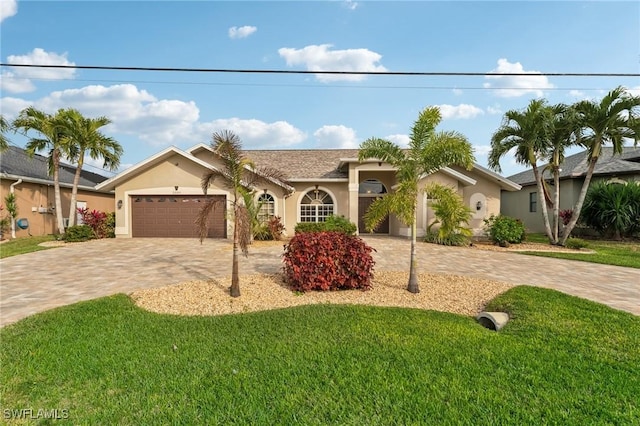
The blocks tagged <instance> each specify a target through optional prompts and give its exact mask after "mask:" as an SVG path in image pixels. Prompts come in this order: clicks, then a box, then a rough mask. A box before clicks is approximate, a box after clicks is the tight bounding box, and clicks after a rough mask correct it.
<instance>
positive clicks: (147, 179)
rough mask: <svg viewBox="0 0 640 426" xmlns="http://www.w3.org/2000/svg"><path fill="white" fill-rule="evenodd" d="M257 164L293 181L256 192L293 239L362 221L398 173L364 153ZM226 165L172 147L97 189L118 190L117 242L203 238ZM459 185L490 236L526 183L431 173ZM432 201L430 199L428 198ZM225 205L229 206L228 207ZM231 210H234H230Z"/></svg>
mask: <svg viewBox="0 0 640 426" xmlns="http://www.w3.org/2000/svg"><path fill="white" fill-rule="evenodd" d="M244 154H245V156H246V157H248V158H249V159H251V160H252V161H253V162H254V164H255V165H256V166H269V167H274V168H277V169H279V170H280V171H282V172H283V173H284V174H285V175H286V176H288V179H287V183H284V182H278V181H273V182H272V183H270V184H268V185H264V187H260V188H253V189H254V190H255V192H256V198H258V199H259V200H260V201H262V203H263V207H262V208H263V212H264V213H265V214H268V215H273V216H279V217H280V218H281V220H282V223H283V224H284V225H285V232H286V233H287V235H293V233H294V228H295V226H296V224H297V223H298V222H317V221H323V220H324V218H325V217H326V216H328V215H331V214H335V215H343V216H345V217H347V218H348V219H350V220H351V221H352V222H354V223H356V224H358V226H359V231H360V232H363V223H362V216H363V215H364V213H365V212H366V209H367V207H368V206H369V204H370V203H371V201H372V200H373V199H375V198H376V197H384V195H385V194H386V193H388V192H391V191H393V188H394V186H395V185H396V183H397V181H396V175H395V170H394V169H393V168H392V167H391V166H390V165H388V164H385V163H383V162H380V161H377V160H370V161H365V162H362V163H360V162H359V161H358V159H357V156H358V150H355V149H333V150H247V151H244ZM221 167H222V166H221V162H220V159H219V158H218V157H217V155H216V154H215V153H214V152H213V150H212V149H211V147H210V146H208V145H205V144H199V145H196V146H194V147H192V148H190V149H187V150H182V149H179V148H176V147H169V148H166V149H164V150H163V151H161V152H159V153H157V154H155V155H153V156H151V157H149V158H148V159H146V160H144V161H142V162H140V163H138V164H136V165H134V166H132V167H130V168H129V169H127V170H124V171H123V172H121V173H119V174H118V175H116V176H114V177H112V178H110V179H108V180H106V181H104V182H102V183H100V184H99V185H97V187H96V189H97V190H100V191H114V192H115V199H114V203H115V204H114V208H115V211H116V237H118V238H130V237H134V238H135V237H195V236H196V235H197V233H196V229H195V226H194V223H193V222H194V219H195V216H196V214H197V212H198V210H199V208H200V206H201V205H202V203H203V201H204V195H203V193H202V188H201V186H200V181H201V178H202V176H203V174H204V173H205V172H206V171H207V170H210V169H216V168H217V169H218V170H219V169H220V168H221ZM430 180H437V181H439V182H442V183H444V184H447V185H449V186H452V187H453V188H455V189H456V190H457V191H458V193H459V194H460V195H461V196H462V197H463V199H464V201H465V203H466V204H467V205H469V206H470V207H471V208H472V210H473V212H474V214H473V219H472V221H471V224H470V225H471V227H472V228H473V229H474V232H475V233H476V234H478V235H480V234H482V226H483V219H485V218H486V217H488V216H490V215H491V214H498V213H499V212H500V193H501V191H517V190H519V189H520V186H519V185H517V184H515V183H513V182H511V181H509V180H507V179H505V178H503V177H502V176H500V175H498V174H496V173H494V172H491V171H489V170H487V169H485V168H483V167H481V166H478V165H476V166H475V167H474V168H473V169H472V170H470V171H467V170H465V169H461V168H457V167H447V168H444V169H442V170H440V171H438V172H437V173H435V174H433V175H431V176H426V177H425V178H424V181H425V182H426V181H430ZM208 196H212V197H217V198H218V199H219V200H228V197H229V191H228V189H227V188H226V187H225V185H224V183H223V182H220V181H216V183H215V185H214V186H213V187H211V188H210V189H209V191H208ZM422 197H424V196H422ZM221 204H223V205H224V203H221ZM418 204H419V206H418V233H419V235H424V233H425V230H426V227H427V226H428V224H429V223H430V222H432V221H433V218H434V216H433V212H432V211H431V209H430V208H428V202H427V199H426V198H422V199H421V200H420V202H419V203H418ZM227 210H228V207H227ZM231 226H232V221H231V220H228V218H227V215H226V211H225V209H222V208H219V209H217V210H216V211H214V213H213V215H212V217H211V223H210V226H209V236H210V237H214V238H228V237H230V236H231V235H233V234H232V228H231ZM376 232H378V233H381V234H389V235H396V236H408V235H409V228H407V227H406V226H405V225H403V224H402V223H401V222H399V221H398V220H397V219H396V218H395V217H393V216H392V217H390V218H389V219H388V220H387V221H386V222H385V223H383V224H382V225H381V226H380V227H379V228H378V229H377V230H376Z"/></svg>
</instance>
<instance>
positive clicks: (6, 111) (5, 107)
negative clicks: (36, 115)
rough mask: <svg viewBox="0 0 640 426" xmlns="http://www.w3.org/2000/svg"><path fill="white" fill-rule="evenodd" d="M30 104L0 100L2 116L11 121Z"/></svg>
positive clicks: (13, 99) (12, 100)
mask: <svg viewBox="0 0 640 426" xmlns="http://www.w3.org/2000/svg"><path fill="white" fill-rule="evenodd" d="M0 1H2V0H0ZM32 104H33V103H32V102H29V101H25V100H24V99H20V98H12V97H8V96H7V97H4V98H0V105H2V115H3V116H4V118H6V119H8V120H13V119H14V118H16V117H18V114H20V111H22V110H23V109H25V108H27V107H28V106H30V105H32Z"/></svg>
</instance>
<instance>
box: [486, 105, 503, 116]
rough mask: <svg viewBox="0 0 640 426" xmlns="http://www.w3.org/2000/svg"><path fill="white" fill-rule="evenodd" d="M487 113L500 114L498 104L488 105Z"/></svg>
mask: <svg viewBox="0 0 640 426" xmlns="http://www.w3.org/2000/svg"><path fill="white" fill-rule="evenodd" d="M487 114H491V115H497V114H502V110H501V109H500V106H488V107H487Z"/></svg>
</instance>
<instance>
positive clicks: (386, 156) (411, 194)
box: [358, 107, 475, 293]
mask: <svg viewBox="0 0 640 426" xmlns="http://www.w3.org/2000/svg"><path fill="white" fill-rule="evenodd" d="M440 121H442V116H441V115H440V110H439V108H438V107H428V108H425V109H424V110H423V111H422V112H421V113H420V115H419V116H418V119H417V120H416V121H415V123H414V124H413V127H412V128H411V134H410V142H409V149H408V150H403V149H401V148H400V147H399V146H398V145H396V144H394V143H393V142H390V141H388V140H385V139H380V138H371V139H367V140H366V141H364V142H362V144H360V151H359V153H358V159H359V160H360V161H364V160H366V159H372V158H374V159H378V160H380V161H383V162H385V163H388V164H390V165H391V166H393V167H394V168H395V169H396V179H397V180H398V186H397V189H396V190H395V192H392V193H389V194H387V196H385V197H382V198H379V199H377V200H376V201H374V202H373V203H372V204H371V206H370V207H369V210H368V211H367V213H366V214H365V216H364V219H365V226H366V227H367V230H368V231H371V230H373V229H375V228H376V227H377V226H378V225H379V224H380V222H382V221H383V220H384V218H385V217H386V216H387V215H388V214H390V213H393V214H395V215H396V216H397V217H398V219H400V220H401V221H402V222H403V223H404V224H405V225H407V226H410V227H411V261H410V266H409V283H408V285H407V290H408V291H410V292H411V293H418V292H419V291H420V287H419V283H418V276H417V271H416V269H417V258H416V227H417V217H416V214H417V208H418V194H419V192H420V190H421V188H419V183H420V181H421V180H422V179H423V178H424V177H425V176H427V175H430V174H432V173H435V172H437V171H438V170H440V169H441V168H443V167H446V166H450V165H459V166H462V167H466V168H467V169H471V168H472V167H473V163H474V161H475V159H474V156H473V148H472V147H471V144H470V143H469V141H468V140H467V139H466V137H465V136H464V135H462V134H461V133H458V132H452V131H448V132H443V131H436V126H438V124H440Z"/></svg>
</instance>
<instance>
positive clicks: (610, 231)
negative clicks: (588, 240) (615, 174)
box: [580, 181, 640, 240]
mask: <svg viewBox="0 0 640 426" xmlns="http://www.w3.org/2000/svg"><path fill="white" fill-rule="evenodd" d="M580 217H581V222H582V223H584V224H585V225H587V226H588V227H590V228H593V229H595V230H596V231H598V232H600V233H601V234H602V235H604V236H607V237H613V238H614V239H616V240H619V239H621V238H622V237H630V236H632V235H633V234H635V233H636V232H638V231H639V230H640V184H638V183H635V182H628V183H627V184H621V183H607V182H604V181H600V182H596V183H594V184H593V185H591V187H590V188H589V191H588V192H587V196H586V197H585V201H584V205H583V206H582V212H581V213H580Z"/></svg>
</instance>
